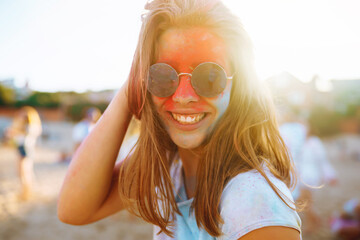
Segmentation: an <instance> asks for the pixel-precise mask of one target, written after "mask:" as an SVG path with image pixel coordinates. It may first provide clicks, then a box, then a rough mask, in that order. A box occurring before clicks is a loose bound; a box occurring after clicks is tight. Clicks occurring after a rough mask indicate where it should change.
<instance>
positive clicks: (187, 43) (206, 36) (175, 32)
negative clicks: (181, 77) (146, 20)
mask: <svg viewBox="0 0 360 240" xmlns="http://www.w3.org/2000/svg"><path fill="white" fill-rule="evenodd" d="M227 60H228V56H227V48H226V44H225V42H224V40H223V39H222V38H220V37H218V36H217V35H215V34H213V33H212V32H211V31H209V30H208V29H206V28H171V29H169V30H167V31H165V32H164V33H163V34H162V35H161V37H160V40H159V46H158V58H157V62H165V63H168V64H170V65H174V66H175V65H176V64H177V63H184V62H185V63H188V64H190V65H193V64H194V65H196V66H197V65H198V64H199V63H202V62H210V61H211V62H217V63H219V64H220V65H222V66H224V67H226V66H225V65H227ZM196 66H194V67H196Z"/></svg>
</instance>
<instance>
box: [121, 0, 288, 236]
mask: <svg viewBox="0 0 360 240" xmlns="http://www.w3.org/2000/svg"><path fill="white" fill-rule="evenodd" d="M145 8H146V10H147V13H146V14H145V15H144V16H143V24H142V28H141V32H140V37H139V42H138V45H137V48H136V52H135V55H134V60H133V64H132V68H131V71H130V75H129V88H128V99H129V108H130V110H131V111H132V113H133V114H134V115H135V116H136V117H137V118H139V119H141V132H140V137H139V140H138V144H137V147H136V149H135V151H134V153H133V155H132V156H131V159H129V160H128V161H125V164H123V167H122V169H121V171H120V175H119V194H120V195H121V198H122V199H124V204H125V206H126V207H127V208H128V209H129V210H130V211H132V212H134V213H136V214H138V215H139V216H141V217H142V218H143V219H144V220H146V221H148V222H150V223H152V224H155V225H157V226H159V227H160V229H161V231H163V232H165V233H166V234H168V235H170V236H171V235H172V232H171V231H170V230H169V229H168V228H167V227H168V226H169V225H171V224H172V223H173V219H174V217H175V213H178V214H180V212H179V210H178V208H177V205H176V202H175V197H174V192H173V185H172V181H171V177H170V174H169V169H170V165H171V163H172V161H173V159H174V156H175V154H176V152H177V146H176V145H175V144H174V143H173V142H172V140H171V139H170V137H169V135H168V134H167V132H166V131H165V129H164V128H163V126H162V124H161V121H160V118H159V116H158V114H157V112H156V110H155V109H154V106H153V104H152V101H151V96H150V94H149V93H148V92H147V90H146V89H147V77H148V69H149V66H150V65H151V64H153V63H154V62H155V61H156V56H157V44H158V40H159V37H160V36H161V34H162V33H163V32H165V31H166V30H167V29H169V28H172V27H204V28H207V29H209V31H211V32H212V33H214V34H217V35H218V36H220V37H221V38H222V39H224V41H225V42H226V44H227V47H228V55H229V60H230V63H231V68H232V70H233V71H234V72H235V76H234V78H233V80H232V81H233V83H232V89H231V96H230V104H229V106H228V108H227V110H226V112H225V113H224V115H223V116H222V118H221V119H220V120H219V121H218V122H217V124H216V126H215V128H214V130H213V131H212V133H211V134H210V136H209V137H208V138H207V139H206V141H205V142H204V144H203V146H204V148H203V152H202V154H201V160H200V161H201V162H200V164H199V165H201V166H202V167H201V168H198V170H197V186H196V192H195V196H194V200H193V203H192V209H193V210H194V211H195V216H196V221H197V224H198V226H199V227H202V228H204V229H205V230H206V231H207V232H208V233H209V234H211V235H212V236H220V235H221V230H220V225H221V224H222V223H223V220H222V219H221V216H220V213H219V205H220V198H221V194H222V191H223V189H224V187H225V185H226V184H227V183H228V181H229V180H230V179H231V178H233V177H234V176H236V175H237V174H239V173H241V172H246V171H248V170H251V169H256V170H258V171H259V172H260V173H261V175H262V176H264V178H265V179H266V180H267V182H268V183H269V184H270V186H271V187H272V189H273V190H274V191H275V192H276V193H277V194H278V196H279V197H281V199H282V200H283V201H284V202H285V203H286V204H287V205H288V206H289V207H293V205H292V203H291V202H289V201H288V199H286V197H284V196H283V194H282V193H281V192H280V191H279V190H278V189H277V188H276V187H275V186H274V184H272V182H271V181H270V180H269V179H268V177H267V176H266V175H265V173H264V171H263V167H262V165H266V166H267V167H268V168H269V169H270V171H271V172H272V173H273V174H274V176H276V177H277V178H279V179H280V180H282V181H284V182H285V183H286V184H287V185H288V186H290V185H291V184H290V182H291V177H290V176H291V175H292V173H293V168H292V165H291V162H290V160H289V156H288V152H287V150H286V147H285V145H284V142H283V140H282V139H281V137H280V134H279V131H278V128H277V123H276V119H275V113H274V109H273V105H272V101H271V99H270V98H269V97H268V94H267V92H266V91H265V90H263V89H264V88H263V86H261V83H260V82H259V81H258V79H257V77H256V74H255V71H254V69H253V58H252V50H251V49H252V46H251V43H250V40H249V37H248V35H247V33H246V32H245V30H244V29H243V27H242V25H241V24H240V22H239V21H238V19H237V18H236V17H235V16H234V15H233V14H232V13H231V12H230V11H229V10H228V9H227V8H226V7H225V6H224V5H223V4H222V3H221V2H220V1H215V0H214V1H209V0H154V1H151V2H149V3H148V4H147V5H146V6H145Z"/></svg>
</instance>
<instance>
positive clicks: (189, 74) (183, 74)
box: [149, 62, 235, 97]
mask: <svg viewBox="0 0 360 240" xmlns="http://www.w3.org/2000/svg"><path fill="white" fill-rule="evenodd" d="M207 63H210V64H214V65H216V66H217V67H219V68H220V69H221V70H222V71H223V72H224V74H225V77H226V80H232V79H233V77H234V75H235V73H234V74H233V75H232V76H230V77H228V76H227V74H226V71H225V69H224V68H223V67H222V66H221V65H219V64H217V63H214V62H203V63H200V64H199V65H197V66H196V67H195V68H194V70H193V71H192V72H194V71H195V70H196V69H197V68H198V67H199V66H201V65H203V64H207ZM156 64H163V65H166V66H168V67H170V68H171V69H172V70H174V72H175V73H176V75H177V80H178V82H179V84H180V76H190V82H191V86H192V88H194V84H193V82H192V79H193V78H192V73H178V72H177V71H176V70H175V68H173V67H172V66H171V65H169V64H167V63H154V64H152V65H151V66H150V68H151V67H152V66H154V65H156ZM178 86H179V85H178ZM176 89H177V88H176ZM176 89H175V91H174V92H173V93H172V94H174V93H175V92H176ZM194 90H195V92H196V94H198V95H199V96H203V97H209V96H204V95H203V94H199V93H198V92H197V91H196V89H195V88H194ZM149 91H150V90H149ZM223 91H224V90H223ZM150 92H151V91H150ZM220 93H221V92H220ZM220 93H219V94H220ZM172 94H170V95H169V96H171V95H172ZM219 94H216V95H215V96H217V95H219ZM154 95H155V96H156V94H154ZM169 96H165V97H169ZM215 96H210V97H215Z"/></svg>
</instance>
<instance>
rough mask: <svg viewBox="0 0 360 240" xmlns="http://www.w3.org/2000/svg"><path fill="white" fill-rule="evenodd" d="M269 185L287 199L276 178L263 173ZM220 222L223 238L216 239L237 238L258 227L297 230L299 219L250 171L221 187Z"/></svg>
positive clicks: (228, 239) (257, 174)
mask: <svg viewBox="0 0 360 240" xmlns="http://www.w3.org/2000/svg"><path fill="white" fill-rule="evenodd" d="M267 176H268V177H269V179H270V180H271V182H272V183H273V184H274V185H275V186H276V187H277V188H278V189H279V190H280V191H281V192H282V193H283V194H284V195H285V196H286V197H287V198H288V199H289V200H290V201H289V200H287V199H286V198H285V201H287V202H288V203H289V204H290V206H294V205H293V204H292V202H293V198H292V196H291V193H290V190H289V189H288V188H287V186H286V185H285V184H284V183H283V182H282V181H280V180H279V179H277V178H275V177H273V176H272V175H271V174H267ZM220 214H221V217H222V219H223V220H224V224H223V225H222V226H221V230H222V232H223V235H222V236H221V237H219V238H218V239H221V240H225V239H226V240H233V239H239V238H240V237H242V236H244V235H245V234H247V233H249V232H251V231H253V230H255V229H259V228H262V227H268V226H285V227H290V228H294V229H296V230H298V231H299V232H300V231H301V230H300V227H301V220H300V218H299V216H298V214H297V213H296V211H295V210H293V209H291V208H289V207H288V206H287V205H286V204H285V203H284V202H283V201H282V200H281V198H280V197H279V196H278V195H277V194H276V193H275V192H274V190H273V189H272V188H271V186H270V185H269V184H268V183H267V181H266V180H265V178H264V177H263V176H261V175H260V173H258V172H255V171H250V172H246V173H241V174H239V175H237V176H236V177H234V178H233V179H232V180H230V182H229V183H228V184H227V186H226V187H225V189H224V191H223V194H222V197H221V205H220Z"/></svg>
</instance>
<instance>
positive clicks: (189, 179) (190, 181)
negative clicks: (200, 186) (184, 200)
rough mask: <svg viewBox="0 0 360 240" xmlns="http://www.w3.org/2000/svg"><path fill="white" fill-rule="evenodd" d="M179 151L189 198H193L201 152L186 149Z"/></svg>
mask: <svg viewBox="0 0 360 240" xmlns="http://www.w3.org/2000/svg"><path fill="white" fill-rule="evenodd" d="M178 150H179V155H180V158H181V162H182V166H183V171H184V184H185V189H186V194H187V197H188V198H192V197H193V196H194V194H195V189H196V172H197V168H198V164H199V160H200V150H199V149H195V150H194V149H192V150H189V149H184V148H179V149H178Z"/></svg>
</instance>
